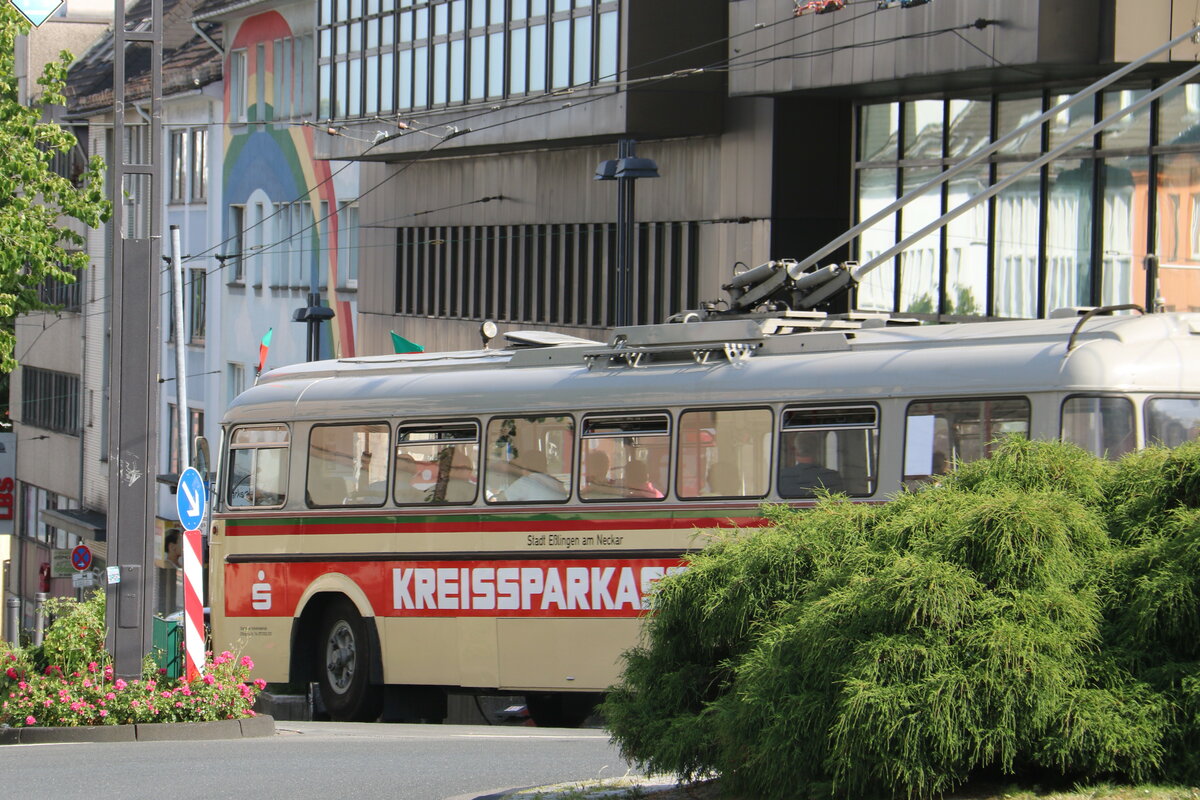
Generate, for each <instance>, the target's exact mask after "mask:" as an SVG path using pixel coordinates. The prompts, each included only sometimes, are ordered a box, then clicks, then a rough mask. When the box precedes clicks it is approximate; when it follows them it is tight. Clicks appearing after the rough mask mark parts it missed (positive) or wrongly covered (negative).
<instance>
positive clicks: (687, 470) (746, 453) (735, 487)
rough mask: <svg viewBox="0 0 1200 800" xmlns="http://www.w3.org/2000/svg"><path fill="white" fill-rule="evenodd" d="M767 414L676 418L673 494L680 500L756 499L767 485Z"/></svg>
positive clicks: (732, 412) (762, 410)
mask: <svg viewBox="0 0 1200 800" xmlns="http://www.w3.org/2000/svg"><path fill="white" fill-rule="evenodd" d="M772 436H773V434H772V418H771V410H770V409H768V408H745V409H727V410H718V411H713V410H705V411H685V412H684V413H683V414H681V415H680V416H679V458H678V460H677V468H676V472H677V476H676V479H675V492H676V494H678V495H679V496H680V497H684V498H736V497H762V496H764V495H765V494H766V493H767V490H768V488H769V487H770V483H771V439H772Z"/></svg>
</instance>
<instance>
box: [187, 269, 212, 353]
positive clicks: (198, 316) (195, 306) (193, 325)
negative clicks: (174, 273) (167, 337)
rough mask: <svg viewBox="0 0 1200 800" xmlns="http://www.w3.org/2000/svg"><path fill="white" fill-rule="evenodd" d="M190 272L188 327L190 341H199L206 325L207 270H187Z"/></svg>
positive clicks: (202, 337) (201, 339)
mask: <svg viewBox="0 0 1200 800" xmlns="http://www.w3.org/2000/svg"><path fill="white" fill-rule="evenodd" d="M188 271H189V272H191V273H192V274H191V280H190V281H189V283H188V286H189V290H190V291H189V292H188V302H189V303H190V305H191V308H190V311H191V314H190V316H189V318H188V319H189V323H190V324H189V329H190V334H191V341H192V342H193V343H199V342H203V341H204V336H205V331H206V330H207V327H208V323H207V320H208V271H207V270H205V269H204V268H203V267H199V268H196V269H191V270H188Z"/></svg>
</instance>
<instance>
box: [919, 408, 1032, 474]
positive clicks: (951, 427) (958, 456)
mask: <svg viewBox="0 0 1200 800" xmlns="http://www.w3.org/2000/svg"><path fill="white" fill-rule="evenodd" d="M905 422H906V424H905V435H904V482H905V485H907V486H909V487H913V486H916V485H919V484H921V483H924V482H927V481H932V480H936V479H937V476H938V475H940V474H942V473H944V472H946V471H947V470H948V469H950V467H951V466H952V465H953V464H955V463H963V462H967V461H975V460H976V459H980V458H984V457H986V456H988V455H990V454H991V452H992V449H993V448H994V443H995V442H996V441H997V440H999V439H1000V438H1002V437H1004V436H1006V435H1008V434H1010V433H1015V434H1019V435H1021V436H1029V401H1028V400H1027V399H1025V398H1024V397H999V398H984V399H974V398H973V399H968V400H928V401H918V402H914V403H910V404H909V406H908V414H907V419H906V421H905Z"/></svg>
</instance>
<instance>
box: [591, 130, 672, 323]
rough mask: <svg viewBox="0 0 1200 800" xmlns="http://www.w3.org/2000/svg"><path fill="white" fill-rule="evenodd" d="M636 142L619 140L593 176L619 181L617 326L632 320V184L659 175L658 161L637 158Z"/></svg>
mask: <svg viewBox="0 0 1200 800" xmlns="http://www.w3.org/2000/svg"><path fill="white" fill-rule="evenodd" d="M636 152H637V142H636V141H635V140H633V139H621V140H619V141H618V142H617V158H616V159H615V160H613V159H609V160H607V161H601V162H600V165H599V166H598V167H596V174H595V175H594V176H593V179H594V180H598V181H616V182H617V274H616V282H615V283H616V287H615V291H616V320H615V322H616V327H618V328H619V327H623V326H625V325H632V324H633V238H634V237H633V233H634V231H633V225H634V216H633V186H634V182H635V181H636V180H637V179H638V178H657V177H658V164H656V163H654V161H653V160H652V159H649V158H638V157H637V155H636Z"/></svg>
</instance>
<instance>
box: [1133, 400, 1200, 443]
mask: <svg viewBox="0 0 1200 800" xmlns="http://www.w3.org/2000/svg"><path fill="white" fill-rule="evenodd" d="M1197 438H1200V397H1152V398H1150V399H1149V400H1147V401H1146V444H1158V445H1165V446H1167V447H1178V446H1179V445H1181V444H1183V443H1184V442H1190V441H1192V440H1194V439H1197Z"/></svg>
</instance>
